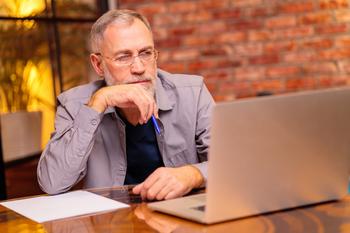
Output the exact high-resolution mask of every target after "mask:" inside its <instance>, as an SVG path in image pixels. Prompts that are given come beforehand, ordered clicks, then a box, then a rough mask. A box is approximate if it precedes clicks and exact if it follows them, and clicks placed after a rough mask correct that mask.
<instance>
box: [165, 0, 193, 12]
mask: <svg viewBox="0 0 350 233" xmlns="http://www.w3.org/2000/svg"><path fill="white" fill-rule="evenodd" d="M167 5H168V8H169V13H184V12H195V11H196V10H197V3H196V2H195V1H180V2H169V3H167Z"/></svg>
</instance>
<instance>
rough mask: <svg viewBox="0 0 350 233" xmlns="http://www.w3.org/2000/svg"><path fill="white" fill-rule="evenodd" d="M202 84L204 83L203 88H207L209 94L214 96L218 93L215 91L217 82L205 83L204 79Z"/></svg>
mask: <svg viewBox="0 0 350 233" xmlns="http://www.w3.org/2000/svg"><path fill="white" fill-rule="evenodd" d="M204 83H205V86H206V87H207V88H208V90H209V92H210V93H211V94H212V95H214V96H215V95H216V93H217V92H218V91H217V89H218V82H210V81H207V80H206V79H204Z"/></svg>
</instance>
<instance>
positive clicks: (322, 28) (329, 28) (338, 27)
mask: <svg viewBox="0 0 350 233" xmlns="http://www.w3.org/2000/svg"><path fill="white" fill-rule="evenodd" d="M347 30H348V26H347V25H346V24H345V23H343V24H326V25H319V26H317V27H316V33H317V34H336V33H343V32H347Z"/></svg>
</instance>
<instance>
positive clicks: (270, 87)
mask: <svg viewBox="0 0 350 233" xmlns="http://www.w3.org/2000/svg"><path fill="white" fill-rule="evenodd" d="M283 86H284V84H283V82H282V81H281V80H279V79H275V80H261V81H255V82H253V83H252V88H253V90H254V93H255V95H257V94H258V93H259V92H262V91H269V92H272V93H276V92H280V91H281V89H282V88H283Z"/></svg>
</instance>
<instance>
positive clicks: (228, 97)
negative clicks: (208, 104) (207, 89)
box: [214, 93, 237, 103]
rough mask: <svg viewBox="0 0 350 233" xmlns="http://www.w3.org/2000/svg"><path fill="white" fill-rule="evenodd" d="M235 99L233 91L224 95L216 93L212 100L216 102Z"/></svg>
mask: <svg viewBox="0 0 350 233" xmlns="http://www.w3.org/2000/svg"><path fill="white" fill-rule="evenodd" d="M235 99H237V98H236V94H234V93H229V94H226V95H221V94H218V95H215V96H214V100H215V102H217V103H218V102H227V101H233V100H235Z"/></svg>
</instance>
